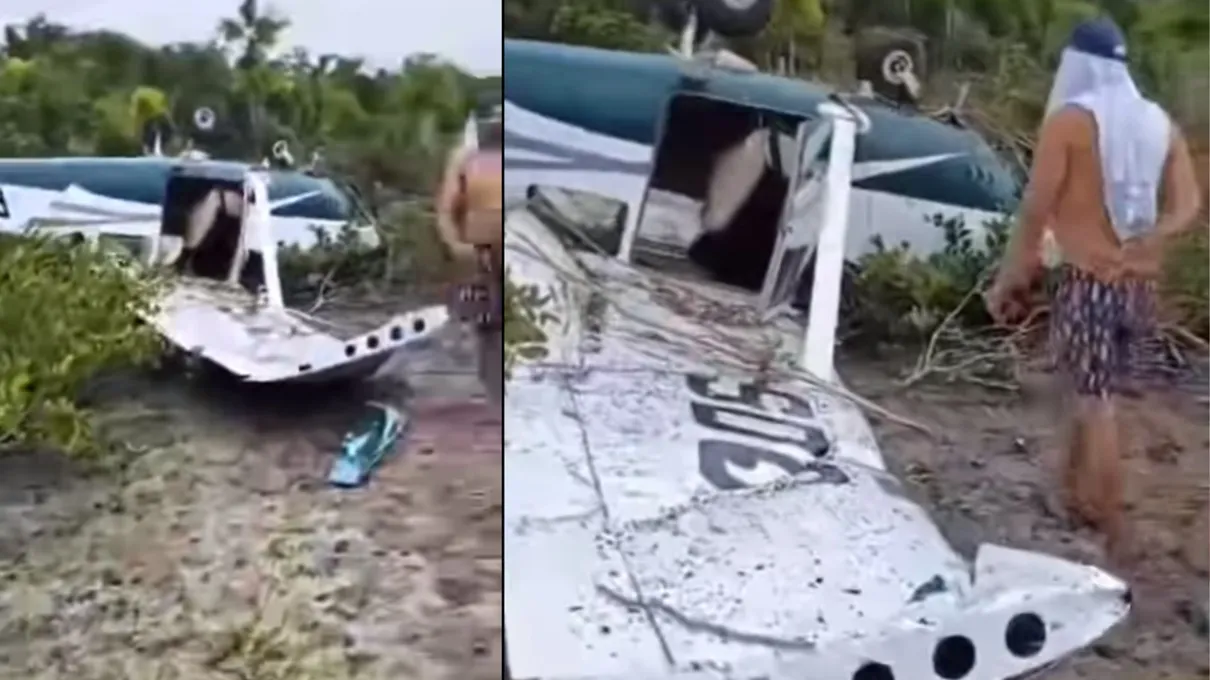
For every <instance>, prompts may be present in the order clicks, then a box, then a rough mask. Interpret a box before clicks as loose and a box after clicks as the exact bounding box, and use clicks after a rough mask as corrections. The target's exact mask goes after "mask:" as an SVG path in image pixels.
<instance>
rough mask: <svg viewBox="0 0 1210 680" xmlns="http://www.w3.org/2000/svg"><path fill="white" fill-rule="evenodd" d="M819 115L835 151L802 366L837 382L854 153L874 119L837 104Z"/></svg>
mask: <svg viewBox="0 0 1210 680" xmlns="http://www.w3.org/2000/svg"><path fill="white" fill-rule="evenodd" d="M819 112H820V114H822V115H825V116H828V117H830V118H831V119H832V139H831V141H832V146H831V149H830V150H829V153H828V168H827V172H826V174H825V175H824V196H823V201H824V205H823V224H822V226H821V228H820V230H819V243H818V246H817V247H816V251H815V252H816V255H815V281H814V285H813V286H812V288H811V312H810V315H809V317H808V320H807V332H806V338H805V340H804V342H803V346H802V356H801V358H800V362H801V364H802V367H803V368H804V369H805V370H806V371H808V372H810V373H812V374H814V375H815V376H816V377H817V378H820V379H822V380H827V381H832V380H835V377H836V369H835V365H834V359H835V355H836V325H837V321H838V316H839V313H840V284H841V276H842V275H843V273H844V243H845V235H846V232H847V231H848V228H849V194H850V193H851V191H852V181H853V154H854V151H855V147H856V140H857V134H858V133H859V132H865V130H866V129H868V127H869V119H868V118H866V117H865V116H864V114H862V113H861V112H860V111H859V110H857V109H856V108H854V107H852V106H848V105H845V104H842V103H837V102H825V103H824V104H822V105H820V107H819ZM800 139H802V138H801V137H800ZM803 141H805V140H803ZM799 151H800V152H802V151H805V149H802V148H800V149H799Z"/></svg>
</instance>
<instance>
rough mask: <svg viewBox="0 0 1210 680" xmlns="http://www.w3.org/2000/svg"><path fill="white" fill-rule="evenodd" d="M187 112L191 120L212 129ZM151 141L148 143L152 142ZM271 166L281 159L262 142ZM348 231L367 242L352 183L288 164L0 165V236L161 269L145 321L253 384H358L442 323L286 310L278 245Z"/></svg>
mask: <svg viewBox="0 0 1210 680" xmlns="http://www.w3.org/2000/svg"><path fill="white" fill-rule="evenodd" d="M213 122H214V121H213V113H212V112H209V110H208V109H200V110H199V112H198V114H197V115H196V116H195V125H198V127H202V128H208V127H209V126H211V125H213ZM156 146H157V147H158V144H157V145H156ZM274 155H275V157H276V159H277V160H278V161H279V163H278V165H279V166H280V165H283V164H284V165H290V164H291V163H292V160H293V159H292V158H291V157H290V153H289V149H288V147H286V146H285V144H284V142H279V143H278V144H277V145H275V147H274ZM346 227H348V228H352V229H353V232H354V235H355V237H356V238H357V240H358V241H359V242H361V243H363V244H364V245H366V246H369V247H376V246H378V244H379V238H378V233H377V229H376V226H375V224H374V220H373V218H372V216H371V215H370V214H369V212H368V211H366V210H365V209H364V208H363V207H362V205H361V203H360V201H359V200H358V198H357V195H356V193H355V192H354V191H353V190H352V189H351V187H347V186H343V185H341V184H340V183H338V182H337V181H335V180H333V179H332V178H329V177H324V176H322V175H318V174H315V173H312V172H308V171H300V170H294V169H292V168H289V167H270V163H268V162H266V163H263V164H260V165H257V164H248V163H240V162H233V161H221V160H212V159H210V158H208V157H206V156H205V154H200V153H198V152H192V153H188V154H185V155H183V156H182V157H179V158H169V157H164V156H162V155H158V154H152V155H149V156H146V157H142V158H48V159H3V160H0V231H3V232H9V233H18V234H31V233H43V234H51V235H54V236H57V237H63V238H72V239H76V240H80V241H86V242H89V243H93V244H101V245H112V246H116V247H118V248H120V249H121V251H122V252H124V253H126V254H129V255H130V256H131V260H132V261H133V262H135V263H137V264H138V265H141V266H145V267H154V268H157V269H162V270H164V271H167V272H170V273H171V276H170V286H169V288H168V291H167V293H166V294H165V297H164V298H163V299H162V300H160V301H159V309H158V311H157V312H156V313H155V314H154V315H151V316H149V318H148V319H147V321H149V322H150V323H152V324H153V325H154V326H155V327H156V328H157V330H158V331H159V332H160V333H161V334H162V335H163V336H164V337H165V338H166V339H167V340H168V341H169V342H171V343H172V344H173V345H174V346H175V347H176V348H178V349H179V350H180V351H181V352H182V353H184V354H185V355H186V356H187V357H189V358H190V359H195V360H196V359H203V360H206V361H208V362H210V363H212V364H215V365H217V366H219V367H221V368H223V369H225V370H226V371H228V372H230V373H232V374H234V375H235V376H237V377H239V378H241V379H243V380H245V381H248V382H254V383H276V382H327V381H333V380H345V379H355V378H361V377H366V376H369V375H370V374H372V373H373V372H374V371H376V370H377V369H378V368H379V367H381V366H382V365H383V364H384V363H385V362H386V361H387V359H388V358H390V357H391V356H392V354H393V353H394V352H396V351H397V350H399V349H400V348H402V347H405V346H407V345H408V344H410V343H413V342H416V341H418V340H421V339H424V338H427V337H428V336H430V335H431V334H432V333H434V332H435V331H437V330H438V329H440V328H441V327H442V326H444V325H445V323H446V322H447V320H448V312H447V310H446V308H445V307H444V306H442V305H438V306H430V307H425V308H422V309H417V310H414V311H411V312H407V313H404V314H399V315H396V316H394V317H393V318H390V319H388V320H387V321H386V322H385V323H382V324H380V325H377V326H374V327H372V328H349V327H345V326H341V325H335V324H333V323H330V322H328V321H326V320H324V319H321V318H318V317H316V316H314V315H311V314H308V313H304V312H303V311H301V310H296V309H291V308H289V307H287V305H286V303H285V301H284V299H283V294H282V285H281V280H280V277H279V274H278V250H279V248H282V247H285V246H298V247H301V248H304V249H305V248H308V247H311V246H313V245H314V244H315V242H316V238H317V233H321V232H322V233H326V234H327V235H328V236H329V237H332V238H336V237H338V236H339V235H340V232H341V230H342V229H345V228H346Z"/></svg>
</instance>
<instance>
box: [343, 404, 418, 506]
mask: <svg viewBox="0 0 1210 680" xmlns="http://www.w3.org/2000/svg"><path fill="white" fill-rule="evenodd" d="M368 405H369V406H370V407H371V408H373V409H374V412H373V413H372V414H371V415H370V416H369V417H368V418H366V420H365V421H363V422H362V423H361V424H360V425H358V426H357V427H355V428H353V429H352V430H351V431H350V432H349V433H348V434H346V435H345V438H344V442H343V443H342V444H341V450H340V454H339V455H338V456H337V457H336V460H335V461H334V462H333V463H332V469H331V470H329V471H328V483H329V484H331V485H332V486H336V487H341V488H356V487H360V486H364V485H365V484H366V483H367V482H369V481H370V477H371V476H372V475H373V473H374V470H375V469H376V468H377V467H378V466H379V465H380V464H382V461H383V460H385V459H386V457H387V456H388V455H390V453H391V452H392V451H394V450H395V448H396V445H397V443H398V442H399V439H400V437H402V436H403V434H404V431H405V430H406V429H407V425H408V418H407V415H406V414H404V413H402V412H400V411H399V410H397V409H394V408H392V407H390V406H386V405H385V404H378V403H373V402H371V403H370V404H368Z"/></svg>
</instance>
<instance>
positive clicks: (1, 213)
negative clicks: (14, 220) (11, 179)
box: [0, 187, 10, 220]
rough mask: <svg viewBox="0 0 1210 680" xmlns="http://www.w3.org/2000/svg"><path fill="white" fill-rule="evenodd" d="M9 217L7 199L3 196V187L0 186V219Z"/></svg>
mask: <svg viewBox="0 0 1210 680" xmlns="http://www.w3.org/2000/svg"><path fill="white" fill-rule="evenodd" d="M9 217H10V215H9V213H8V201H7V200H5V198H4V188H3V187H0V220H6V219H8V218H9Z"/></svg>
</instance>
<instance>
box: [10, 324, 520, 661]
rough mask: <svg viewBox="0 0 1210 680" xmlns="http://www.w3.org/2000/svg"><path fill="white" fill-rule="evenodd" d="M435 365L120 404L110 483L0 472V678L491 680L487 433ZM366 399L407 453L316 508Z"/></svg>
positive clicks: (92, 477) (470, 373)
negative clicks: (316, 383) (401, 407)
mask: <svg viewBox="0 0 1210 680" xmlns="http://www.w3.org/2000/svg"><path fill="white" fill-rule="evenodd" d="M444 344H446V343H445V341H443V342H442V343H441V345H442V346H437V347H433V348H430V349H427V350H422V351H418V352H415V353H410V354H408V355H405V356H402V357H401V361H400V362H399V363H400V364H402V366H400V367H388V368H389V370H388V374H390V376H394V377H395V378H398V377H399V376H400V375H401V374H406V375H407V376H408V378H407V385H406V388H403V387H400V386H399V385H397V384H393V383H392V381H391V380H388V381H387V385H388V387H389V389H387V388H382V387H378V388H376V389H375V391H374V392H373V393H372V394H369V393H366V392H365V390H364V389H362V390H326V389H325V390H313V389H312V390H303V389H301V388H292V389H286V390H281V389H278V390H257V391H249V390H247V389H233V387H232V386H231V385H229V384H226V383H224V382H223V381H217V382H215V381H209V380H202V381H200V382H197V383H194V384H192V385H186V384H184V383H183V382H182V381H181V380H180V379H179V378H166V377H161V378H159V379H157V380H141V381H139V382H137V383H134V384H123V385H122V386H121V387H120V390H118V391H116V393H115V394H113V395H111V396H110V399H111V400H112V402H111V403H110V404H108V405H107V407H106V411H107V412H108V413H110V414H111V417H112V418H113V419H114V422H120V423H121V427H122V428H123V431H125V432H126V433H127V434H128V436H129V437H130V439H131V440H132V441H133V442H134V444H135V445H137V446H138V447H140V448H141V449H142V450H141V452H139V453H137V454H133V455H132V456H131V460H130V461H129V463H128V464H127V465H125V466H123V468H122V469H121V470H120V471H119V472H117V473H114V472H105V473H97V472H92V473H85V472H83V471H81V470H80V469H79V467H78V466H73V465H72V464H70V463H68V462H65V461H62V460H57V459H55V458H53V457H51V456H41V455H39V456H21V457H9V458H6V459H0V678H13V679H14V680H15V679H18V678H19V679H21V680H35V679H47V680H49V679H60V678H61V679H63V680H69V679H70V680H109V679H112V680H145V679H146V680H152V679H155V680H173V679H181V680H186V679H188V680H209V679H211V678H213V679H214V680H225V679H239V680H287V679H289V680H312V679H314V680H343V679H345V678H367V679H373V678H382V679H384V680H385V679H390V680H399V679H401V678H425V679H426V680H427V679H429V678H432V679H434V680H441V679H443V678H449V679H450V680H455V679H456V680H487V679H488V678H499V677H500V667H501V659H502V654H503V650H502V643H501V624H500V621H501V611H502V610H501V606H502V603H501V571H502V564H501V559H502V555H501V544H502V539H501V537H502V533H501V532H502V527H501V521H502V510H501V481H502V480H501V470H502V467H501V458H500V457H501V455H502V451H501V441H502V431H501V427H502V418H501V413H500V410H499V407H490V406H489V405H488V404H487V402H486V401H485V400H484V399H483V397H482V394H481V393H480V392H481V390H480V389H479V388H478V383H477V380H476V379H475V377H474V365H473V363H471V362H468V361H467V357H464V356H461V357H460V356H450V352H449V351H447V350H448V349H449V348H448V347H445V346H443V345H444ZM395 382H398V381H397V380H396V381H395ZM371 396H372V397H375V398H378V399H385V400H390V401H398V402H399V403H404V404H406V410H407V411H408V412H409V413H410V414H411V416H412V419H413V420H412V427H411V430H410V433H409V434H408V435H406V436H405V437H404V439H403V440H402V442H401V445H400V446H399V447H398V450H397V451H396V452H395V454H394V456H393V457H392V458H389V459H388V460H387V461H386V462H384V463H383V465H382V467H381V468H380V470H379V471H378V473H377V474H376V476H375V477H374V479H373V480H372V481H371V482H370V484H369V486H367V487H365V488H362V489H358V490H335V489H332V488H330V487H328V486H327V484H326V482H325V476H326V474H327V471H328V468H329V466H330V464H331V462H332V460H333V457H334V454H335V452H336V451H337V450H338V447H339V442H340V438H341V435H342V434H343V433H344V431H345V430H347V429H348V428H349V427H351V426H353V425H354V424H355V422H354V420H355V418H356V417H357V415H358V413H359V412H360V411H361V409H363V408H364V407H363V404H364V400H365V399H366V398H367V397H371Z"/></svg>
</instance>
